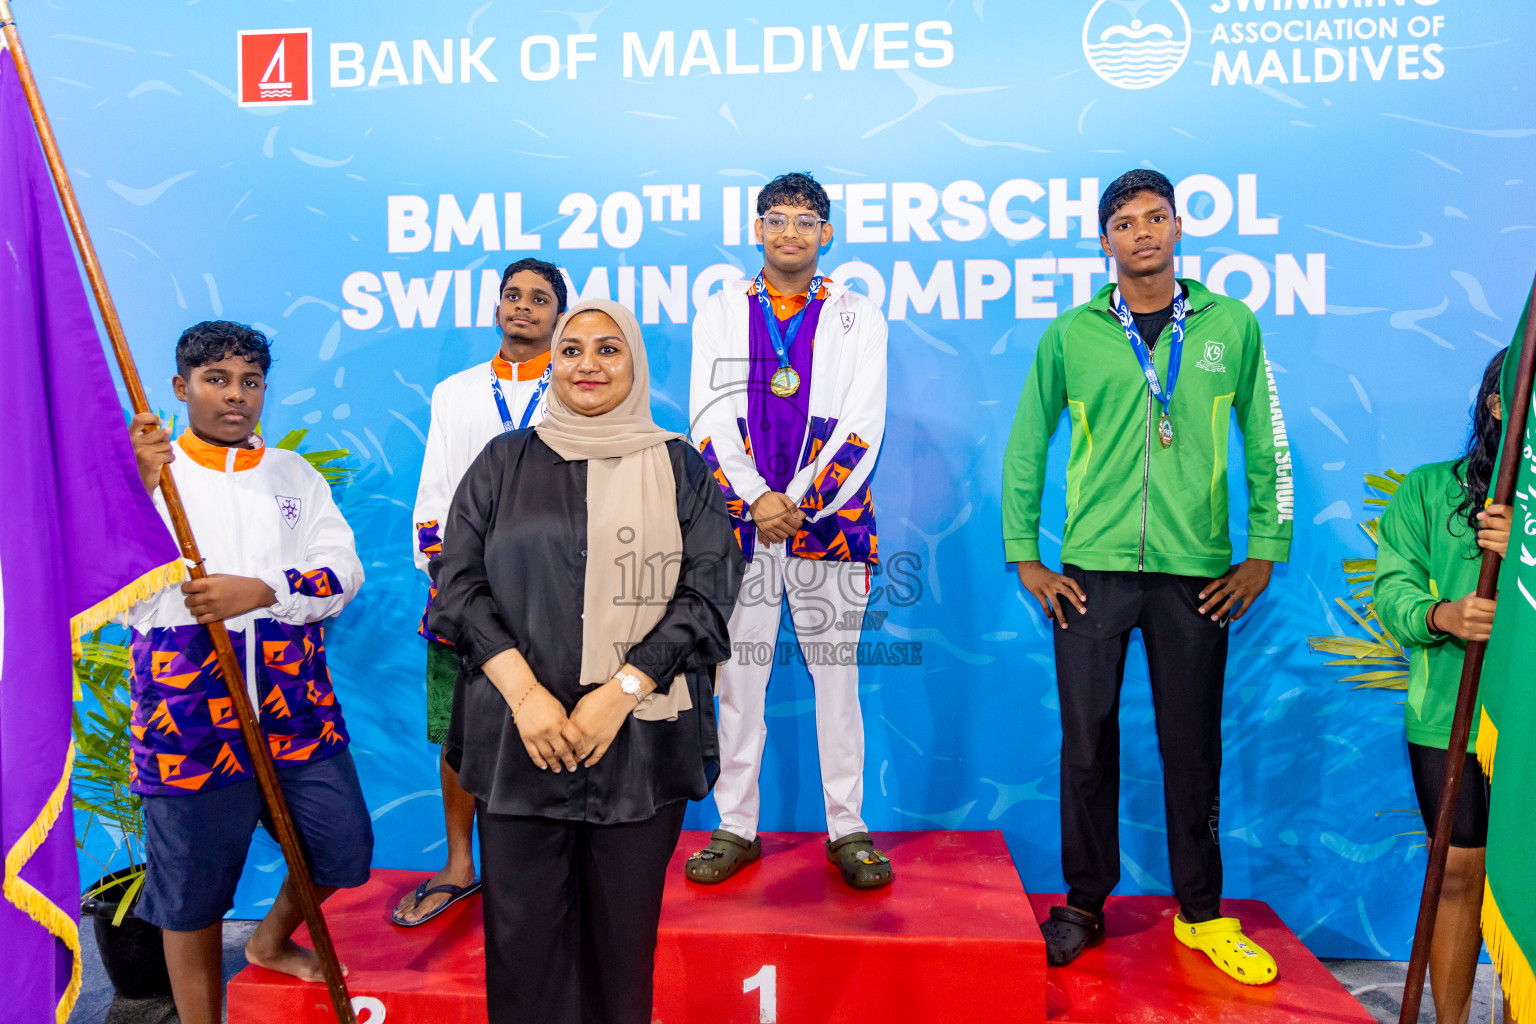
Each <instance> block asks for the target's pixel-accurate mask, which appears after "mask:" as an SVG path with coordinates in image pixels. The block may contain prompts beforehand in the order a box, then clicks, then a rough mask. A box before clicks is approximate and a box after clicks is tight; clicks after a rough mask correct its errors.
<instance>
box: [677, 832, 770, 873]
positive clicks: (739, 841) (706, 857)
mask: <svg viewBox="0 0 1536 1024" xmlns="http://www.w3.org/2000/svg"><path fill="white" fill-rule="evenodd" d="M762 855H763V840H762V837H761V836H758V837H757V838H755V839H753V840H752V841H751V842H750V843H749V842H747V841H746V840H745V839H743V838H741V836H738V835H737V834H736V833H734V832H727V831H726V830H725V829H723V828H717V829H715V830H714V831H713V832H711V833H710V834H709V845H708V846H706V847H704V849H702V850H700V851H699V852H698V853H696V854H694V855H693V856H692V857H689V858H688V863H687V864H686V865H684V867H683V874H685V875H687V876H688V881H690V882H698V883H699V884H700V885H716V884H718V883H720V882H723V881H725V880H726V879H727V878H730V877H731V876H732V875H734V874H736V873H737V872H738V871H740V870H741V869H742V868H744V867H746V866H747V865H748V864H751V863H752V862H753V861H755V860H757V859H758V858H760V857H761V856H762Z"/></svg>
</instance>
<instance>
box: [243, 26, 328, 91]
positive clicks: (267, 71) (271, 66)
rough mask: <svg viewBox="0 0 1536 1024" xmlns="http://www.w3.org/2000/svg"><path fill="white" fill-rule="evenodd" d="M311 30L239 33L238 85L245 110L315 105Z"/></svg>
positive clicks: (290, 29)
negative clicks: (272, 106)
mask: <svg viewBox="0 0 1536 1024" xmlns="http://www.w3.org/2000/svg"><path fill="white" fill-rule="evenodd" d="M309 55H310V46H309V29H307V28H274V29H261V30H253V31H244V32H239V33H237V47H236V58H235V60H236V73H235V81H236V83H238V85H239V89H240V105H241V106H242V107H265V106H271V105H273V104H309V103H313V102H314V99H313V93H312V92H311V91H310V87H311V85H312V84H313V82H312V76H311V74H310V59H309Z"/></svg>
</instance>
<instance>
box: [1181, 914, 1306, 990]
mask: <svg viewBox="0 0 1536 1024" xmlns="http://www.w3.org/2000/svg"><path fill="white" fill-rule="evenodd" d="M1173 934H1174V935H1176V936H1178V939H1179V941H1180V942H1182V943H1184V945H1186V946H1188V947H1189V948H1190V949H1198V950H1199V951H1200V952H1202V953H1204V954H1205V955H1206V956H1208V957H1210V958H1211V962H1212V963H1213V964H1215V965H1216V966H1217V967H1219V968H1221V970H1222V972H1223V973H1225V974H1226V975H1227V976H1229V977H1231V978H1233V979H1235V980H1237V981H1240V982H1242V983H1243V984H1244V985H1267V984H1269V983H1270V982H1272V981H1274V980H1275V978H1276V977H1278V976H1279V973H1280V972H1279V971H1278V969H1276V967H1275V958H1274V957H1272V956H1270V955H1269V954H1268V953H1267V952H1265V950H1264V948H1263V947H1262V946H1260V945H1259V944H1258V943H1256V942H1254V941H1253V940H1252V939H1250V938H1248V936H1246V935H1244V934H1243V924H1242V922H1241V921H1239V920H1238V919H1237V918H1235V917H1218V918H1215V919H1214V920H1211V921H1201V922H1200V923H1199V924H1190V923H1189V922H1188V921H1186V920H1184V915H1183V914H1176V915H1174V918H1173Z"/></svg>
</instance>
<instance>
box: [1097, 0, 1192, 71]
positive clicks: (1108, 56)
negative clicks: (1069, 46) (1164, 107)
mask: <svg viewBox="0 0 1536 1024" xmlns="http://www.w3.org/2000/svg"><path fill="white" fill-rule="evenodd" d="M1189 40H1190V30H1189V15H1187V14H1185V13H1184V8H1183V7H1182V6H1180V4H1179V2H1178V0H1098V3H1096V4H1094V5H1093V10H1091V11H1089V12H1088V20H1087V21H1085V22H1083V53H1084V55H1086V56H1087V58H1088V66H1089V67H1091V68H1093V71H1094V73H1095V74H1096V75H1098V76H1099V77H1100V78H1102V79H1104V81H1106V82H1108V83H1109V84H1110V85H1117V86H1119V87H1120V88H1122V89H1150V88H1152V86H1154V85H1158V84H1160V83H1162V82H1166V81H1168V79H1170V78H1172V77H1173V73H1174V72H1175V71H1177V70H1179V68H1180V67H1181V66H1182V65H1183V64H1184V59H1185V58H1186V57H1188V56H1189Z"/></svg>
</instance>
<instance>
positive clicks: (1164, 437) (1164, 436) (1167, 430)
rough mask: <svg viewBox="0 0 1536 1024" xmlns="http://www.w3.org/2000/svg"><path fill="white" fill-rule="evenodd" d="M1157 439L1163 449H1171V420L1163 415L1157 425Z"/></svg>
mask: <svg viewBox="0 0 1536 1024" xmlns="http://www.w3.org/2000/svg"><path fill="white" fill-rule="evenodd" d="M1157 439H1158V440H1159V441H1161V442H1163V447H1164V448H1172V447H1173V418H1172V417H1170V416H1169V415H1168V414H1167V413H1163V419H1162V422H1161V423H1159V424H1158V425H1157Z"/></svg>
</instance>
